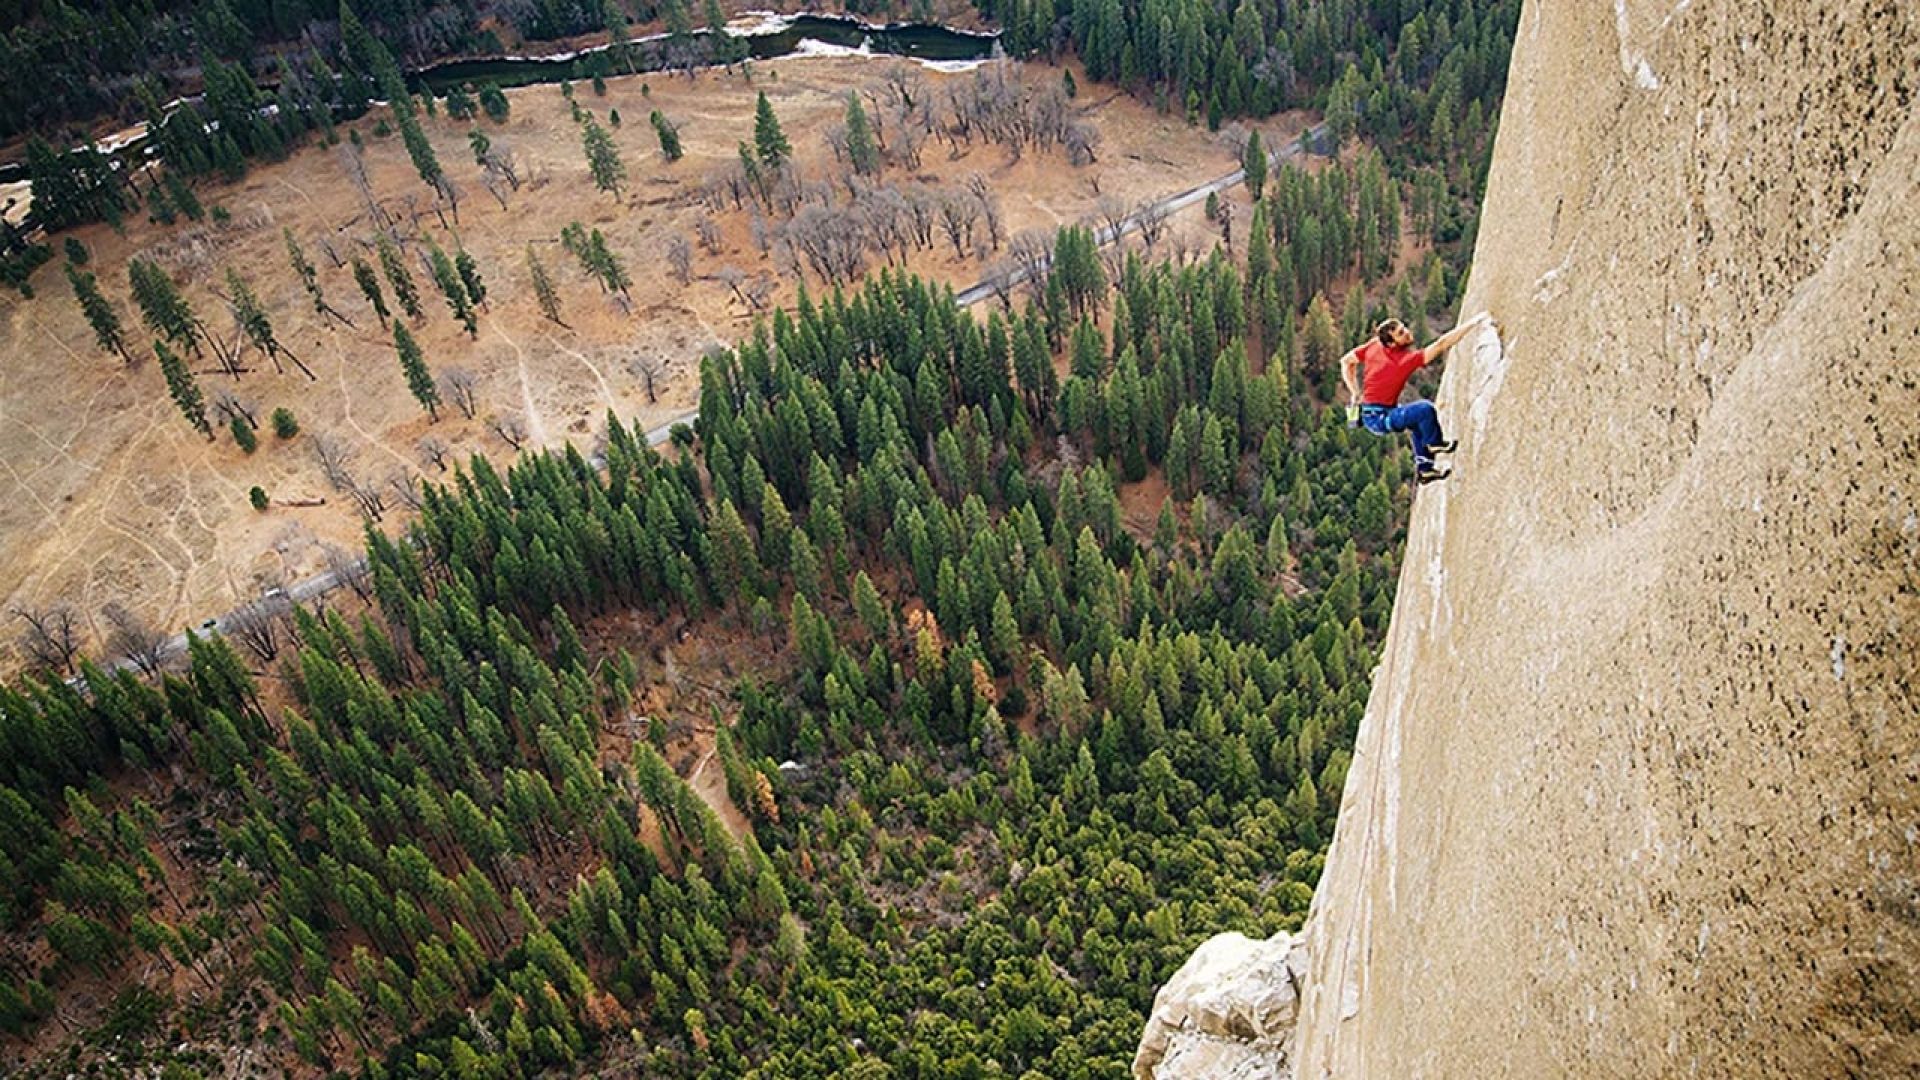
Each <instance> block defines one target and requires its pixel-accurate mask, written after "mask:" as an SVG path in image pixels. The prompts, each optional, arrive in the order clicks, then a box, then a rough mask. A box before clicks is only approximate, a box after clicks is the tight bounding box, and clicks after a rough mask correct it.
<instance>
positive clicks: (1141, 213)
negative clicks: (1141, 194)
mask: <svg viewBox="0 0 1920 1080" xmlns="http://www.w3.org/2000/svg"><path fill="white" fill-rule="evenodd" d="M1133 220H1134V223H1135V225H1136V227H1138V228H1139V230H1140V239H1141V240H1143V241H1145V242H1146V245H1147V254H1148V255H1149V256H1151V255H1152V254H1153V249H1154V248H1156V247H1158V246H1159V244H1160V240H1161V239H1162V238H1163V237H1165V236H1166V235H1167V204H1166V203H1163V202H1160V201H1158V200H1155V199H1148V200H1147V201H1145V202H1143V203H1141V204H1140V206H1139V208H1138V209H1136V210H1135V211H1134V212H1133Z"/></svg>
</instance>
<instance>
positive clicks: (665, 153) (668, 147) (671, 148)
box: [647, 109, 685, 164]
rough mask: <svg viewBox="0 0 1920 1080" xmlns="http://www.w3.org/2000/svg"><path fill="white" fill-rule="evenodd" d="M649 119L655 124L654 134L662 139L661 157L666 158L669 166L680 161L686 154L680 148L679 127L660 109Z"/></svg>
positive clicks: (654, 111)
mask: <svg viewBox="0 0 1920 1080" xmlns="http://www.w3.org/2000/svg"><path fill="white" fill-rule="evenodd" d="M647 119H648V120H649V121H650V122H651V123H652V124H653V131H654V134H655V135H658V136H659V137H660V156H661V157H664V158H666V159H667V161H668V163H669V164H671V163H672V162H675V161H679V160H680V158H681V157H682V156H683V155H684V154H685V151H684V150H683V149H682V148H681V146H680V128H679V126H678V125H677V124H675V123H674V122H673V121H671V120H668V119H667V118H666V116H665V115H664V114H662V113H661V112H660V110H659V109H655V110H653V114H652V115H651V116H649V117H648V118H647Z"/></svg>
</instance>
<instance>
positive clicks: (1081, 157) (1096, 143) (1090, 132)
mask: <svg viewBox="0 0 1920 1080" xmlns="http://www.w3.org/2000/svg"><path fill="white" fill-rule="evenodd" d="M1060 142H1061V144H1062V145H1064V146H1065V147H1066V148H1067V163H1068V164H1069V165H1072V166H1074V167H1075V168H1084V167H1085V166H1088V165H1091V164H1093V163H1094V162H1096V161H1098V160H1100V157H1099V151H1100V129H1099V128H1096V127H1094V126H1093V125H1091V124H1083V123H1080V122H1078V121H1074V122H1072V123H1069V124H1068V125H1067V128H1066V131H1065V133H1064V134H1062V135H1061V137H1060Z"/></svg>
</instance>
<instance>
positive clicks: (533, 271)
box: [527, 244, 567, 326]
mask: <svg viewBox="0 0 1920 1080" xmlns="http://www.w3.org/2000/svg"><path fill="white" fill-rule="evenodd" d="M527 276H528V277H529V278H531V279H532V280H533V296H534V300H535V301H536V302H538V303H539V305H540V314H541V315H542V316H544V317H545V318H546V319H547V321H549V322H552V323H557V324H559V325H561V326H565V325H567V324H566V322H565V321H563V320H562V319H561V318H560V293H559V292H558V291H557V290H555V289H554V287H553V279H552V278H550V277H548V276H547V268H546V267H545V266H543V265H541V263H540V256H538V255H535V254H534V253H533V245H532V244H528V245H527Z"/></svg>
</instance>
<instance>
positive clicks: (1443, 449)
mask: <svg viewBox="0 0 1920 1080" xmlns="http://www.w3.org/2000/svg"><path fill="white" fill-rule="evenodd" d="M1459 445H1460V440H1459V439H1448V440H1447V441H1446V442H1437V443H1434V444H1433V445H1432V446H1429V447H1427V450H1428V451H1429V452H1430V453H1435V454H1451V453H1453V452H1454V450H1455V449H1457V448H1458V447H1459Z"/></svg>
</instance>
